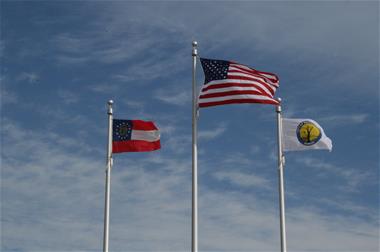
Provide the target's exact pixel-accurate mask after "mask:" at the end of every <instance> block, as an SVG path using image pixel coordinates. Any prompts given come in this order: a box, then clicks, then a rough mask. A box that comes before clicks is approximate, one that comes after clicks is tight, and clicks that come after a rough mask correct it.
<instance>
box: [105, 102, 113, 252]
mask: <svg viewBox="0 0 380 252" xmlns="http://www.w3.org/2000/svg"><path fill="white" fill-rule="evenodd" d="M112 104H113V101H112V100H110V101H108V112H107V113H108V150H107V169H106V193H105V204H104V236H103V252H108V244H109V243H108V242H109V221H110V214H109V211H110V188H111V168H112V119H113V112H112Z"/></svg>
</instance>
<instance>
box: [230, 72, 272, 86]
mask: <svg viewBox="0 0 380 252" xmlns="http://www.w3.org/2000/svg"><path fill="white" fill-rule="evenodd" d="M230 73H241V74H246V75H249V76H252V77H251V78H252V79H254V80H257V81H261V82H264V83H267V84H269V85H274V86H276V87H278V82H275V81H273V80H271V79H270V78H268V77H265V76H263V75H260V74H252V73H249V72H243V71H239V70H230V71H228V74H230ZM229 77H231V78H233V77H239V76H235V75H229ZM240 78H249V77H246V76H240Z"/></svg>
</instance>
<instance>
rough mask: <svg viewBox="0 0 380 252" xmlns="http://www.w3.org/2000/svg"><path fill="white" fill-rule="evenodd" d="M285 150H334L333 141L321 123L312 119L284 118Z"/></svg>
mask: <svg viewBox="0 0 380 252" xmlns="http://www.w3.org/2000/svg"><path fill="white" fill-rule="evenodd" d="M282 139H283V150H284V151H301V150H329V151H331V150H332V141H331V139H330V138H328V137H327V136H326V134H325V132H324V131H323V128H322V127H321V125H319V124H318V123H317V122H316V121H314V120H311V119H290V118H283V119H282Z"/></svg>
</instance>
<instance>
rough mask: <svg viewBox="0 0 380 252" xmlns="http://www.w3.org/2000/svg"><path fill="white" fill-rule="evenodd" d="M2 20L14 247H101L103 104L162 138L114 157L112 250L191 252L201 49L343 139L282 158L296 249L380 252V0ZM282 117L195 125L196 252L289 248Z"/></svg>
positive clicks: (52, 12)
mask: <svg viewBox="0 0 380 252" xmlns="http://www.w3.org/2000/svg"><path fill="white" fill-rule="evenodd" d="M0 6H1V42H0V53H1V76H0V77H1V96H0V99H1V250H2V251H101V249H102V238H103V208H104V178H105V173H104V171H105V157H106V142H107V114H106V102H107V101H108V100H109V99H113V100H114V101H115V105H114V114H115V117H116V118H120V119H145V120H153V121H155V122H156V123H157V125H158V127H159V128H160V129H161V141H162V149H161V150H160V151H157V152H152V153H127V154H118V155H115V158H114V159H115V160H114V167H113V171H112V188H111V220H110V221H111V226H110V251H190V248H191V61H192V60H191V42H192V41H193V40H197V41H198V43H199V55H200V56H202V57H206V58H216V59H225V60H234V61H237V62H240V63H244V64H247V65H250V66H252V67H254V68H257V69H259V70H262V71H269V72H274V73H276V74H278V75H279V77H280V88H279V90H278V91H277V96H278V97H281V98H282V99H283V110H284V115H285V116H286V117H293V118H312V119H314V120H316V121H317V122H319V123H320V124H321V125H322V126H323V128H324V130H325V132H326V134H327V135H328V136H329V137H330V138H331V139H332V140H333V145H334V147H333V151H332V152H331V153H328V152H326V151H311V152H298V153H297V152H293V153H287V154H286V167H285V187H286V217H287V219H286V221H287V232H288V249H289V250H290V251H378V250H379V3H378V2H377V1H352V2H351V1H324V2H299V1H296V2H286V1H280V2H276V1H270V2H257V1H252V2H228V1H226V2H204V3H203V2H182V1H181V2H141V3H138V2H127V1H91V2H90V1H80V2H79V1H70V2H63V1H26V2H23V1H1V3H0ZM197 70H198V72H197V78H198V84H199V86H200V85H201V84H202V83H203V73H202V70H201V68H200V67H199V65H198V69H197ZM274 111H275V108H274V107H273V106H271V105H259V104H250V105H230V106H220V107H213V108H207V109H202V110H201V111H200V120H199V125H198V127H199V250H200V251H279V246H280V244H279V240H280V237H279V217H278V215H279V213H278V212H279V211H278V189H277V188H278V187H277V183H278V182H277V167H276V164H277V160H276V115H275V112H274Z"/></svg>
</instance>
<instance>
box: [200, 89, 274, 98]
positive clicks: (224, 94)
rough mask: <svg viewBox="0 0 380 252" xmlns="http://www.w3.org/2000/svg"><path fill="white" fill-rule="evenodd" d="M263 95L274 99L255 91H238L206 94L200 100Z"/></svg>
mask: <svg viewBox="0 0 380 252" xmlns="http://www.w3.org/2000/svg"><path fill="white" fill-rule="evenodd" d="M245 94H247V95H261V96H266V97H269V98H273V97H271V96H269V95H267V94H263V93H261V92H257V91H253V90H236V91H227V92H220V93H212V94H205V95H201V96H199V98H200V99H207V98H214V97H223V96H231V95H245Z"/></svg>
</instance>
